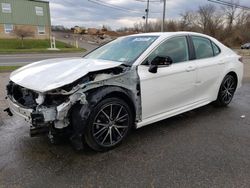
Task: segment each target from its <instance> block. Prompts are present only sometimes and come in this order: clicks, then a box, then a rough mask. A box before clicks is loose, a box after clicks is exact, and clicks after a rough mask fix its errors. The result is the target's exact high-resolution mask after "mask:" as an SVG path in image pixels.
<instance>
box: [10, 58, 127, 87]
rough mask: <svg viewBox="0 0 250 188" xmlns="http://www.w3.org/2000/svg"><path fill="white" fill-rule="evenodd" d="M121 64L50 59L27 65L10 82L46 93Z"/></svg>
mask: <svg viewBox="0 0 250 188" xmlns="http://www.w3.org/2000/svg"><path fill="white" fill-rule="evenodd" d="M121 64H122V63H121V62H113V61H106V60H99V59H84V58H60V59H49V60H44V61H38V62H36V63H32V64H29V65H26V66H24V67H22V68H20V69H18V70H16V71H14V72H12V73H11V75H10V80H11V81H13V82H15V83H16V84H18V85H20V86H23V87H25V88H28V89H31V90H35V91H38V92H46V91H49V90H52V89H56V88H59V87H62V86H64V85H67V84H70V83H72V82H74V81H76V80H77V79H79V78H81V77H83V76H84V75H86V74H88V73H89V72H93V71H98V70H104V69H109V68H113V67H117V66H119V65H121Z"/></svg>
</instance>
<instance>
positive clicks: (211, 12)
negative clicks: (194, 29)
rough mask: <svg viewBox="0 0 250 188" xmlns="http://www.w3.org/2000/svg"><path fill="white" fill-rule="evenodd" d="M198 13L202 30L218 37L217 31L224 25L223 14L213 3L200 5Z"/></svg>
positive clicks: (198, 20) (198, 21)
mask: <svg viewBox="0 0 250 188" xmlns="http://www.w3.org/2000/svg"><path fill="white" fill-rule="evenodd" d="M197 13H198V15H197V23H198V25H199V26H200V28H201V29H202V32H203V33H205V34H208V35H212V36H214V37H216V31H217V30H218V29H220V27H222V26H223V19H222V18H223V17H222V14H221V13H220V12H219V11H217V9H216V7H215V6H214V5H211V4H207V5H204V6H200V7H199V9H198V12H197Z"/></svg>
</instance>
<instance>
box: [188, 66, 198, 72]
mask: <svg viewBox="0 0 250 188" xmlns="http://www.w3.org/2000/svg"><path fill="white" fill-rule="evenodd" d="M195 69H196V67H194V66H188V67H187V68H186V71H187V72H191V71H194V70H195Z"/></svg>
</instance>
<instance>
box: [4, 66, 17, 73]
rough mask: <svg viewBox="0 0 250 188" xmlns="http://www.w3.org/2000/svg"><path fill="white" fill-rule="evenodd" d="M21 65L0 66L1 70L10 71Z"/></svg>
mask: <svg viewBox="0 0 250 188" xmlns="http://www.w3.org/2000/svg"><path fill="white" fill-rule="evenodd" d="M20 67H21V66H0V72H10V71H14V70H16V69H18V68H20Z"/></svg>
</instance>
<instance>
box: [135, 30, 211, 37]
mask: <svg viewBox="0 0 250 188" xmlns="http://www.w3.org/2000/svg"><path fill="white" fill-rule="evenodd" d="M176 35H199V36H204V37H210V36H208V35H204V34H201V33H196V32H189V31H178V32H152V33H139V34H134V35H130V36H161V37H171V36H176Z"/></svg>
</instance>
